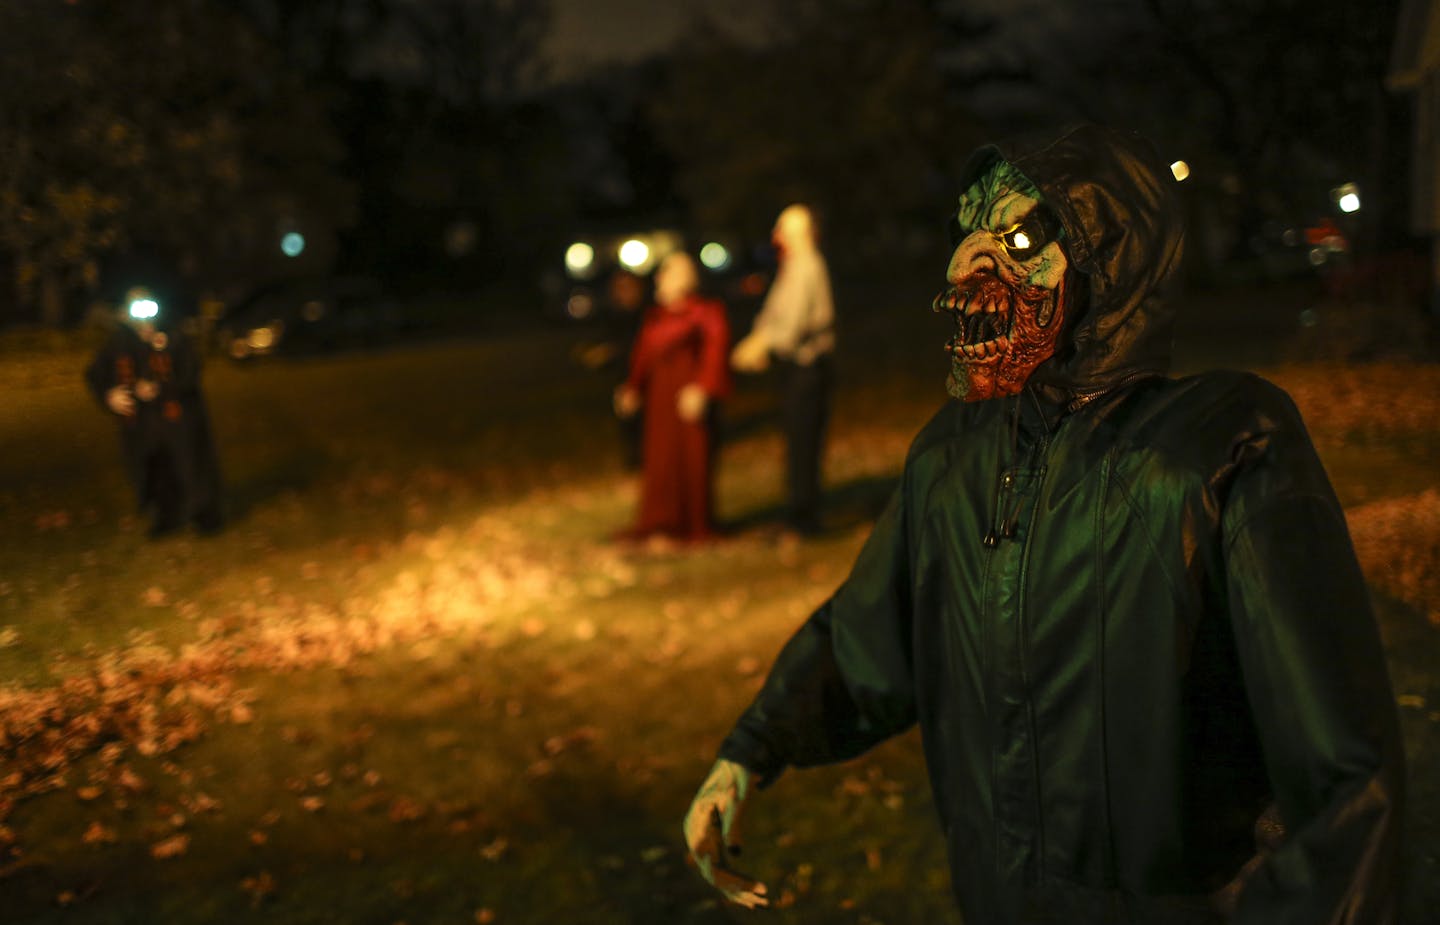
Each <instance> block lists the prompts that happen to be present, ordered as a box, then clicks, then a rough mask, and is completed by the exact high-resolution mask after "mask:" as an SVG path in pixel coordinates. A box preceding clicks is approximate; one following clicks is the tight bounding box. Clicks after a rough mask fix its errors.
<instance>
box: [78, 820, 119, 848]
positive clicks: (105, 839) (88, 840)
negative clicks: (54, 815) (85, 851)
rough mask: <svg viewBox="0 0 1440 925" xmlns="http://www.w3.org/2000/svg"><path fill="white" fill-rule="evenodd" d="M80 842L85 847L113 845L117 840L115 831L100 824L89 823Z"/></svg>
mask: <svg viewBox="0 0 1440 925" xmlns="http://www.w3.org/2000/svg"><path fill="white" fill-rule="evenodd" d="M80 840H81V841H82V842H84V843H85V844H87V845H113V844H115V842H116V841H117V840H118V839H117V836H116V835H115V830H114V829H112V828H110V827H109V826H107V825H102V824H101V823H100V822H98V821H96V822H91V823H90V826H89V828H87V829H86V830H85V834H84V835H81V836H80Z"/></svg>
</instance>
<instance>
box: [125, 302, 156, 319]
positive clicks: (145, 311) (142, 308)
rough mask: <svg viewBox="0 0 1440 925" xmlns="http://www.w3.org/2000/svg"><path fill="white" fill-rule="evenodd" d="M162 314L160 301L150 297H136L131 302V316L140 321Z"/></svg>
mask: <svg viewBox="0 0 1440 925" xmlns="http://www.w3.org/2000/svg"><path fill="white" fill-rule="evenodd" d="M158 314H160V303H159V302H156V301H155V300H154V299H150V298H139V299H134V300H132V301H131V302H130V317H131V318H135V319H137V320H140V321H144V320H146V319H149V318H154V317H155V316H156V315H158Z"/></svg>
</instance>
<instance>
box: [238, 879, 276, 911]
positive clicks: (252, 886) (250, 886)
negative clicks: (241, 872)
mask: <svg viewBox="0 0 1440 925" xmlns="http://www.w3.org/2000/svg"><path fill="white" fill-rule="evenodd" d="M240 889H242V890H244V891H245V892H246V893H249V894H250V907H251V908H252V909H253V908H255V907H257V906H259V905H260V904H261V903H262V902H264V901H265V900H266V899H267V898H269V897H270V896H272V895H274V893H275V878H274V877H273V876H271V875H270V872H269V871H268V870H262V871H260V873H258V874H256V875H255V876H253V877H246V878H244V879H243V880H241V881H240Z"/></svg>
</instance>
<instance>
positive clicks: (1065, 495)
mask: <svg viewBox="0 0 1440 925" xmlns="http://www.w3.org/2000/svg"><path fill="white" fill-rule="evenodd" d="M995 157H1003V158H1004V159H1005V160H1007V161H1009V162H1011V163H1012V164H1014V165H1015V166H1016V167H1018V168H1019V169H1020V170H1021V171H1022V172H1023V173H1024V174H1025V176H1027V177H1028V178H1029V179H1030V180H1031V181H1033V182H1034V183H1035V184H1036V185H1037V186H1038V187H1039V188H1040V190H1041V191H1042V192H1043V194H1044V196H1045V199H1046V201H1047V202H1048V203H1049V204H1050V206H1051V207H1052V208H1054V209H1055V210H1056V212H1057V213H1058V214H1059V216H1060V218H1061V221H1062V223H1063V224H1064V227H1065V235H1066V237H1065V240H1064V246H1065V247H1066V249H1067V251H1068V252H1069V254H1070V258H1071V263H1072V266H1073V268H1074V270H1076V271H1077V272H1078V273H1079V274H1080V276H1079V277H1078V281H1079V282H1080V283H1081V284H1082V287H1083V288H1084V289H1085V290H1088V303H1087V304H1083V305H1080V306H1077V308H1078V309H1079V310H1080V311H1081V314H1080V315H1079V317H1078V318H1076V319H1075V321H1074V322H1073V324H1072V326H1071V328H1070V331H1069V335H1068V338H1069V339H1068V341H1067V343H1066V344H1065V346H1064V347H1063V348H1062V350H1061V351H1060V352H1059V353H1058V354H1057V356H1056V357H1055V358H1054V359H1052V360H1051V361H1050V362H1048V363H1047V364H1046V365H1045V366H1042V367H1041V368H1040V369H1039V370H1037V372H1036V373H1035V375H1033V376H1032V377H1031V380H1030V383H1029V384H1027V388H1026V390H1025V391H1024V393H1022V394H1021V395H1018V396H1013V397H1007V398H1002V399H993V400H990V401H984V402H977V403H970V404H963V403H958V402H952V403H950V404H949V405H948V406H947V407H945V408H944V409H943V410H941V411H940V412H939V413H938V414H937V415H936V416H935V418H934V419H933V420H932V421H931V422H930V423H929V424H928V425H927V426H926V427H925V429H924V430H923V431H922V432H921V434H920V435H919V436H918V437H917V439H916V440H915V442H914V444H913V446H912V448H911V450H910V453H909V456H908V459H907V460H906V464H905V470H904V475H903V478H902V482H901V485H900V487H899V489H898V491H897V493H896V494H895V495H894V497H893V498H892V499H891V501H890V503H889V505H888V507H887V509H886V510H885V512H884V514H883V515H882V516H881V518H880V520H879V522H878V524H877V525H876V527H875V530H874V533H873V534H872V536H871V537H870V539H869V540H868V542H867V543H866V544H865V546H864V548H863V550H862V551H861V553H860V556H859V559H858V561H857V562H856V563H855V566H854V570H853V571H852V573H851V575H850V576H849V578H848V579H847V580H846V581H845V583H844V584H843V585H842V586H841V587H840V589H839V590H838V591H837V592H836V593H835V595H834V596H833V597H832V598H831V599H830V600H829V601H828V602H826V603H825V604H824V605H823V606H822V607H821V608H820V609H819V610H818V611H817V612H816V613H815V614H814V615H813V616H812V617H811V618H810V619H809V620H808V622H806V623H805V624H804V625H803V626H802V627H801V628H800V630H799V631H798V632H797V633H796V634H795V635H794V637H793V638H792V639H791V640H790V641H789V643H788V644H787V645H786V646H785V648H784V649H783V651H782V652H781V654H780V656H779V658H778V660H777V661H776V664H775V666H774V668H773V669H772V671H771V673H770V676H769V678H768V679H767V681H766V683H765V685H764V687H763V689H762V690H761V692H760V693H759V695H758V696H757V697H756V699H755V702H754V703H753V705H752V706H751V707H750V708H749V709H748V710H747V711H746V712H745V714H744V715H743V716H742V717H741V719H740V721H739V722H738V724H737V725H736V727H735V729H734V730H733V732H732V733H731V734H730V736H729V737H728V738H727V740H726V742H725V743H724V745H723V746H722V749H721V755H722V756H723V757H726V758H729V759H731V760H734V761H738V762H740V763H741V764H744V765H746V766H747V767H750V768H751V769H753V770H755V771H757V772H758V773H759V774H760V775H761V776H762V781H763V782H768V781H769V780H771V779H773V777H774V776H775V775H776V774H778V773H779V772H780V771H781V770H782V769H783V768H784V767H785V766H787V765H796V766H805V765H814V764H819V763H826V762H834V761H839V760H843V759H847V758H850V757H853V756H855V755H858V754H859V753H861V752H863V751H865V750H866V749H868V748H870V747H871V746H873V745H875V744H876V743H878V742H880V741H881V740H883V739H885V738H887V737H889V736H892V735H894V734H896V733H898V732H901V731H903V730H905V729H907V728H909V727H910V726H912V725H913V724H915V723H917V722H918V723H919V725H920V728H921V731H922V737H923V741H924V749H925V755H926V759H927V763H928V765H929V769H930V777H931V783H932V787H933V790H934V794H935V802H936V805H937V809H938V812H939V815H940V821H941V824H942V827H943V829H944V833H945V837H946V840H947V847H948V850H949V855H950V861H951V870H952V879H953V883H954V888H955V891H956V896H957V899H958V901H959V904H960V906H961V909H962V911H963V913H964V917H965V921H966V922H967V923H975V925H998V923H1008V922H1029V921H1044V922H1049V921H1055V922H1066V923H1084V922H1157V923H1160V922H1163V923H1183V922H1217V921H1227V920H1228V921H1235V922H1244V923H1255V925H1261V923H1263V925H1276V923H1295V925H1301V923H1306V925H1320V923H1367V925H1368V923H1380V922H1388V921H1392V920H1393V918H1394V915H1395V906H1396V896H1395V878H1396V867H1397V830H1398V820H1399V815H1400V809H1401V802H1402V793H1401V787H1402V781H1403V777H1404V774H1403V767H1402V765H1403V759H1402V755H1401V748H1400V742H1399V732H1398V721H1397V716H1396V713H1395V702H1394V699H1393V696H1392V693H1391V689H1390V684H1389V680H1388V677H1387V673H1386V666H1385V662H1384V658H1383V654H1382V651H1381V646H1380V641H1379V637H1378V633H1377V628H1376V624H1375V620H1374V617H1373V614H1372V612H1371V608H1370V604H1369V601H1368V597H1367V592H1366V587H1365V583H1364V580H1363V578H1362V576H1361V573H1360V569H1359V567H1358V565H1357V563H1356V559H1355V555H1354V551H1353V549H1352V546H1351V543H1350V538H1349V534H1348V532H1347V530H1346V526H1345V520H1344V516H1343V513H1342V511H1341V508H1340V505H1339V504H1338V502H1337V501H1336V498H1335V495H1334V493H1333V491H1332V490H1331V487H1330V484H1329V481H1328V479H1327V478H1326V475H1325V472H1324V470H1323V468H1322V467H1321V464H1320V461H1319V459H1318V458H1317V457H1316V453H1315V450H1314V448H1313V446H1312V445H1311V442H1310V439H1309V437H1308V436H1307V434H1306V431H1305V427H1304V425H1303V423H1302V421H1301V419H1300V415H1299V414H1298V413H1297V411H1296V409H1295V407H1294V405H1293V404H1292V402H1291V401H1290V399H1289V398H1288V396H1287V395H1286V394H1285V393H1284V392H1283V391H1281V390H1280V389H1279V388H1277V387H1276V386H1274V385H1272V384H1270V383H1268V382H1266V381H1265V380H1263V379H1261V378H1259V377H1256V376H1253V375H1246V374H1240V373H1212V374H1205V375H1199V376H1194V377H1190V378H1185V379H1178V380H1176V379H1170V378H1166V377H1164V376H1163V375H1162V374H1161V373H1162V371H1163V370H1164V368H1165V366H1166V363H1167V362H1168V351H1169V341H1170V326H1171V325H1170V322H1171V318H1170V314H1169V311H1168V310H1167V308H1166V307H1165V305H1164V303H1163V302H1162V301H1160V299H1159V298H1158V295H1159V291H1160V289H1161V286H1162V284H1163V283H1164V281H1165V280H1166V278H1167V277H1168V276H1169V275H1170V274H1171V272H1172V270H1173V269H1174V268H1175V265H1176V264H1177V263H1178V260H1179V255H1180V249H1181V237H1182V236H1181V231H1180V228H1179V224H1178V219H1177V216H1176V209H1175V204H1174V202H1173V193H1172V192H1171V191H1170V189H1169V185H1170V183H1171V180H1170V178H1169V176H1168V171H1167V170H1165V167H1164V165H1163V164H1162V163H1159V162H1157V160H1156V158H1155V157H1154V155H1153V153H1152V152H1151V151H1150V149H1149V148H1148V146H1147V145H1145V144H1144V143H1143V142H1140V141H1139V140H1138V139H1137V138H1135V137H1134V136H1131V135H1128V134H1123V133H1117V132H1112V131H1109V130H1102V129H1097V128H1095V127H1082V128H1079V129H1075V130H1071V131H1069V132H1067V133H1066V134H1064V135H1062V136H1061V137H1060V139H1059V140H1058V141H1051V142H1047V143H1046V144H1044V145H1041V146H1026V145H1025V144H1024V143H1020V144H1019V145H1016V146H1011V147H1005V148H1003V149H999V148H991V149H984V150H982V151H981V152H980V153H979V155H978V156H977V159H976V161H975V162H974V163H973V164H972V173H971V176H972V177H973V176H974V175H977V174H978V172H979V171H980V170H982V169H984V167H985V166H986V165H987V163H988V162H989V161H990V160H992V159H994V158H995ZM968 182H969V178H968V177H967V178H965V182H963V183H961V185H960V188H964V187H965V186H966V185H968ZM989 535H993V536H994V537H995V539H994V541H993V543H994V544H993V545H987V544H986V542H985V538H986V537H987V536H989ZM1267 807H1271V810H1270V813H1269V814H1267V818H1272V819H1273V818H1275V817H1276V816H1277V815H1278V820H1279V822H1280V823H1281V824H1282V825H1283V830H1281V831H1278V832H1275V833H1273V834H1272V835H1271V836H1270V837H1269V838H1261V839H1258V842H1259V843H1258V844H1257V831H1258V828H1257V825H1256V823H1257V819H1258V818H1260V817H1261V814H1262V812H1263V811H1264V810H1265V809H1266V808H1267ZM1227 884H1228V888H1227Z"/></svg>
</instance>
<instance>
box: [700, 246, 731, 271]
mask: <svg viewBox="0 0 1440 925" xmlns="http://www.w3.org/2000/svg"><path fill="white" fill-rule="evenodd" d="M700 262H701V263H703V264H705V266H707V267H709V268H710V269H712V270H723V269H725V268H726V267H728V266H730V252H729V251H727V250H726V249H725V245H723V244H718V243H716V242H714V241H711V242H710V243H709V244H706V245H705V246H704V247H702V248H700Z"/></svg>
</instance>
